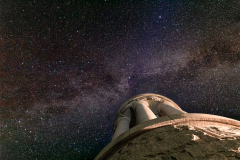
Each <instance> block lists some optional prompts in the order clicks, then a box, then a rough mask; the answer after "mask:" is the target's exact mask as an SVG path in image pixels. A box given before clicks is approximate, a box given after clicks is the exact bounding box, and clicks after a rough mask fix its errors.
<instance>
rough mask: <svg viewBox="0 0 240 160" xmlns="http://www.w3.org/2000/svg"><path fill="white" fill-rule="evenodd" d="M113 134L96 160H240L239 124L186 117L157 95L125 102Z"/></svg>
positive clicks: (212, 117)
mask: <svg viewBox="0 0 240 160" xmlns="http://www.w3.org/2000/svg"><path fill="white" fill-rule="evenodd" d="M113 132H114V134H113V137H112V141H111V142H110V143H109V144H108V145H107V146H106V147H105V148H104V149H103V150H102V151H101V152H100V153H99V154H98V155H97V157H96V158H95V160H128V159H129V160H145V159H146V160H154V159H156V160H161V159H162V160H163V159H164V160H165V159H166V160H167V159H169V160H170V159H176V160H183V159H209V160H210V159H240V121H237V120H233V119H230V118H226V117H222V116H216V115H210V114H199V113H187V112H185V111H183V110H182V109H181V108H180V107H179V106H178V105H177V104H176V103H174V102H173V101H172V100H170V99H168V98H166V97H164V96H161V95H158V94H150V93H147V94H141V95H137V96H135V97H133V98H131V99H129V100H128V101H127V102H125V103H124V104H123V105H122V106H121V107H120V109H119V111H118V113H117V115H116V118H115V122H114V127H113Z"/></svg>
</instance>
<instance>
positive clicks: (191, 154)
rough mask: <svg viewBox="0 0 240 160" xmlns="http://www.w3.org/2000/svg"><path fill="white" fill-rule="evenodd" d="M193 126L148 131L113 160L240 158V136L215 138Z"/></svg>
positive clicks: (112, 158) (227, 159) (133, 140)
mask: <svg viewBox="0 0 240 160" xmlns="http://www.w3.org/2000/svg"><path fill="white" fill-rule="evenodd" d="M190 128H191V127H189V126H178V127H176V126H166V127H161V128H156V129H153V130H150V131H146V132H144V133H142V134H140V135H139V136H137V137H135V138H134V139H132V140H131V141H130V142H128V143H127V144H126V145H125V146H124V147H123V148H122V149H121V150H119V151H118V152H117V153H115V154H114V155H113V156H112V157H111V158H110V159H111V160H128V159H129V160H187V159H199V160H202V159H206V160H210V159H211V160H214V159H216V160H223V159H226V160H233V159H240V137H228V138H222V139H219V138H214V137H212V136H209V135H208V134H206V133H204V132H203V131H199V130H192V129H190Z"/></svg>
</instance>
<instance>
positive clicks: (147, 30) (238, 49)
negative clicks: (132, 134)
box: [0, 0, 240, 160]
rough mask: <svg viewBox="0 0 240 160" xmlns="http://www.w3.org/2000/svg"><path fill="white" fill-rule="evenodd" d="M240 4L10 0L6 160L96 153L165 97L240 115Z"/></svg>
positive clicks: (2, 58)
mask: <svg viewBox="0 0 240 160" xmlns="http://www.w3.org/2000/svg"><path fill="white" fill-rule="evenodd" d="M239 73H240V1H239V0H211V1H210V0H158V1H155V0H145V1H143V0H121V1H120V0H119V1H117V0H111V1H110V0H105V1H103V0H98V1H97V0H95V1H94V0H52V1H48V0H41V1H40V0H1V1H0V86H1V87H0V95H1V97H0V121H1V123H0V130H1V133H0V150H1V151H0V153H1V154H0V156H1V159H6V160H8V159H16V158H19V159H36V160H40V159H80V160H91V159H93V158H94V157H95V156H96V155H97V154H98V153H99V152H100V151H101V150H102V149H103V148H104V147H105V146H106V145H107V144H108V143H109V142H110V140H111V137H112V126H113V121H114V118H115V115H116V113H117V111H118V109H119V107H120V106H121V105H122V104H123V103H124V102H125V101H127V100H128V99H129V98H131V97H132V96H135V95H137V94H142V93H157V94H161V95H164V96H166V97H168V98H170V99H172V100H173V101H175V102H176V103H177V104H178V105H179V106H180V107H181V108H182V109H183V110H185V111H187V112H189V113H207V114H215V115H221V116H226V117H229V118H233V119H237V120H240V114H239V111H240V74H239Z"/></svg>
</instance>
